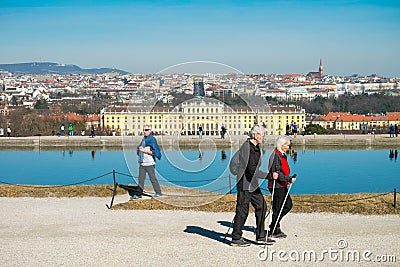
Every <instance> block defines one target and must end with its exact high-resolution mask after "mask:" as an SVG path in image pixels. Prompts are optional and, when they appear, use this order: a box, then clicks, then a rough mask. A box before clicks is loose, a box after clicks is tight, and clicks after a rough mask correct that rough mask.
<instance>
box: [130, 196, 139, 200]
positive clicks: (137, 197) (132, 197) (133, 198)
mask: <svg viewBox="0 0 400 267" xmlns="http://www.w3.org/2000/svg"><path fill="white" fill-rule="evenodd" d="M139 198H142V195H133V196H131V198H130V199H129V200H136V199H139Z"/></svg>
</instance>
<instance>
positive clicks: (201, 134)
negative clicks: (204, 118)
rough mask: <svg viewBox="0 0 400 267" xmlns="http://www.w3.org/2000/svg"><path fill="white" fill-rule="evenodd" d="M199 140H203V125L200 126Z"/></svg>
mask: <svg viewBox="0 0 400 267" xmlns="http://www.w3.org/2000/svg"><path fill="white" fill-rule="evenodd" d="M198 131H199V138H203V125H201V124H200V125H199V130H198Z"/></svg>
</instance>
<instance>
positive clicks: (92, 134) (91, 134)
mask: <svg viewBox="0 0 400 267" xmlns="http://www.w3.org/2000/svg"><path fill="white" fill-rule="evenodd" d="M95 136H96V129H95V128H94V125H93V124H92V126H91V127H90V137H92V138H94V137H95Z"/></svg>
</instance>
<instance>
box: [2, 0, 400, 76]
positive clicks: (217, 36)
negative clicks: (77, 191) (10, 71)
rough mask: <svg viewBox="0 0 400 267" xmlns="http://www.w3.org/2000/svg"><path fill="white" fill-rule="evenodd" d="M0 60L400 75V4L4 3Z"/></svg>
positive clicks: (342, 0)
mask: <svg viewBox="0 0 400 267" xmlns="http://www.w3.org/2000/svg"><path fill="white" fill-rule="evenodd" d="M0 21H1V24H0V25H1V26H0V51H1V52H0V53H1V56H0V63H17V62H31V61H43V62H58V63H65V64H77V65H79V66H80V67H83V68H93V67H115V68H119V69H123V70H126V71H129V72H133V73H156V72H158V71H160V70H162V69H164V68H166V67H168V66H171V65H175V64H178V63H182V62H187V61H196V60H204V61H213V62H220V63H223V64H227V65H230V66H232V67H234V68H236V69H238V70H240V71H242V72H244V73H279V74H283V73H300V74H306V73H308V72H309V71H317V69H318V64H319V59H320V58H322V60H323V64H324V72H325V74H328V75H351V74H354V73H358V74H360V75H369V74H372V73H376V74H379V75H383V76H386V77H400V49H399V47H400V1H385V0H381V1H379V0H378V1H356V0H353V1H352V0H347V1H346V0H336V1H332V0H327V1H316V0H312V1H294V0H293V1H279V0H275V1H251V0H249V1H239V0H237V1H208V0H203V1H127V0H126V1H124V0H114V1H105V0H102V1H90V0H73V1H67V0H65V1H34V0H33V1H21V0H19V1H15V0H2V1H0Z"/></svg>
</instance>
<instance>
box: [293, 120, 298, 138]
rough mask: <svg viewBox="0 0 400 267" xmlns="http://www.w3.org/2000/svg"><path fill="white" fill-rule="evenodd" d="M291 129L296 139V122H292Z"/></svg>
mask: <svg viewBox="0 0 400 267" xmlns="http://www.w3.org/2000/svg"><path fill="white" fill-rule="evenodd" d="M292 129H293V135H294V137H296V136H297V124H296V122H293V124H292Z"/></svg>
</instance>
